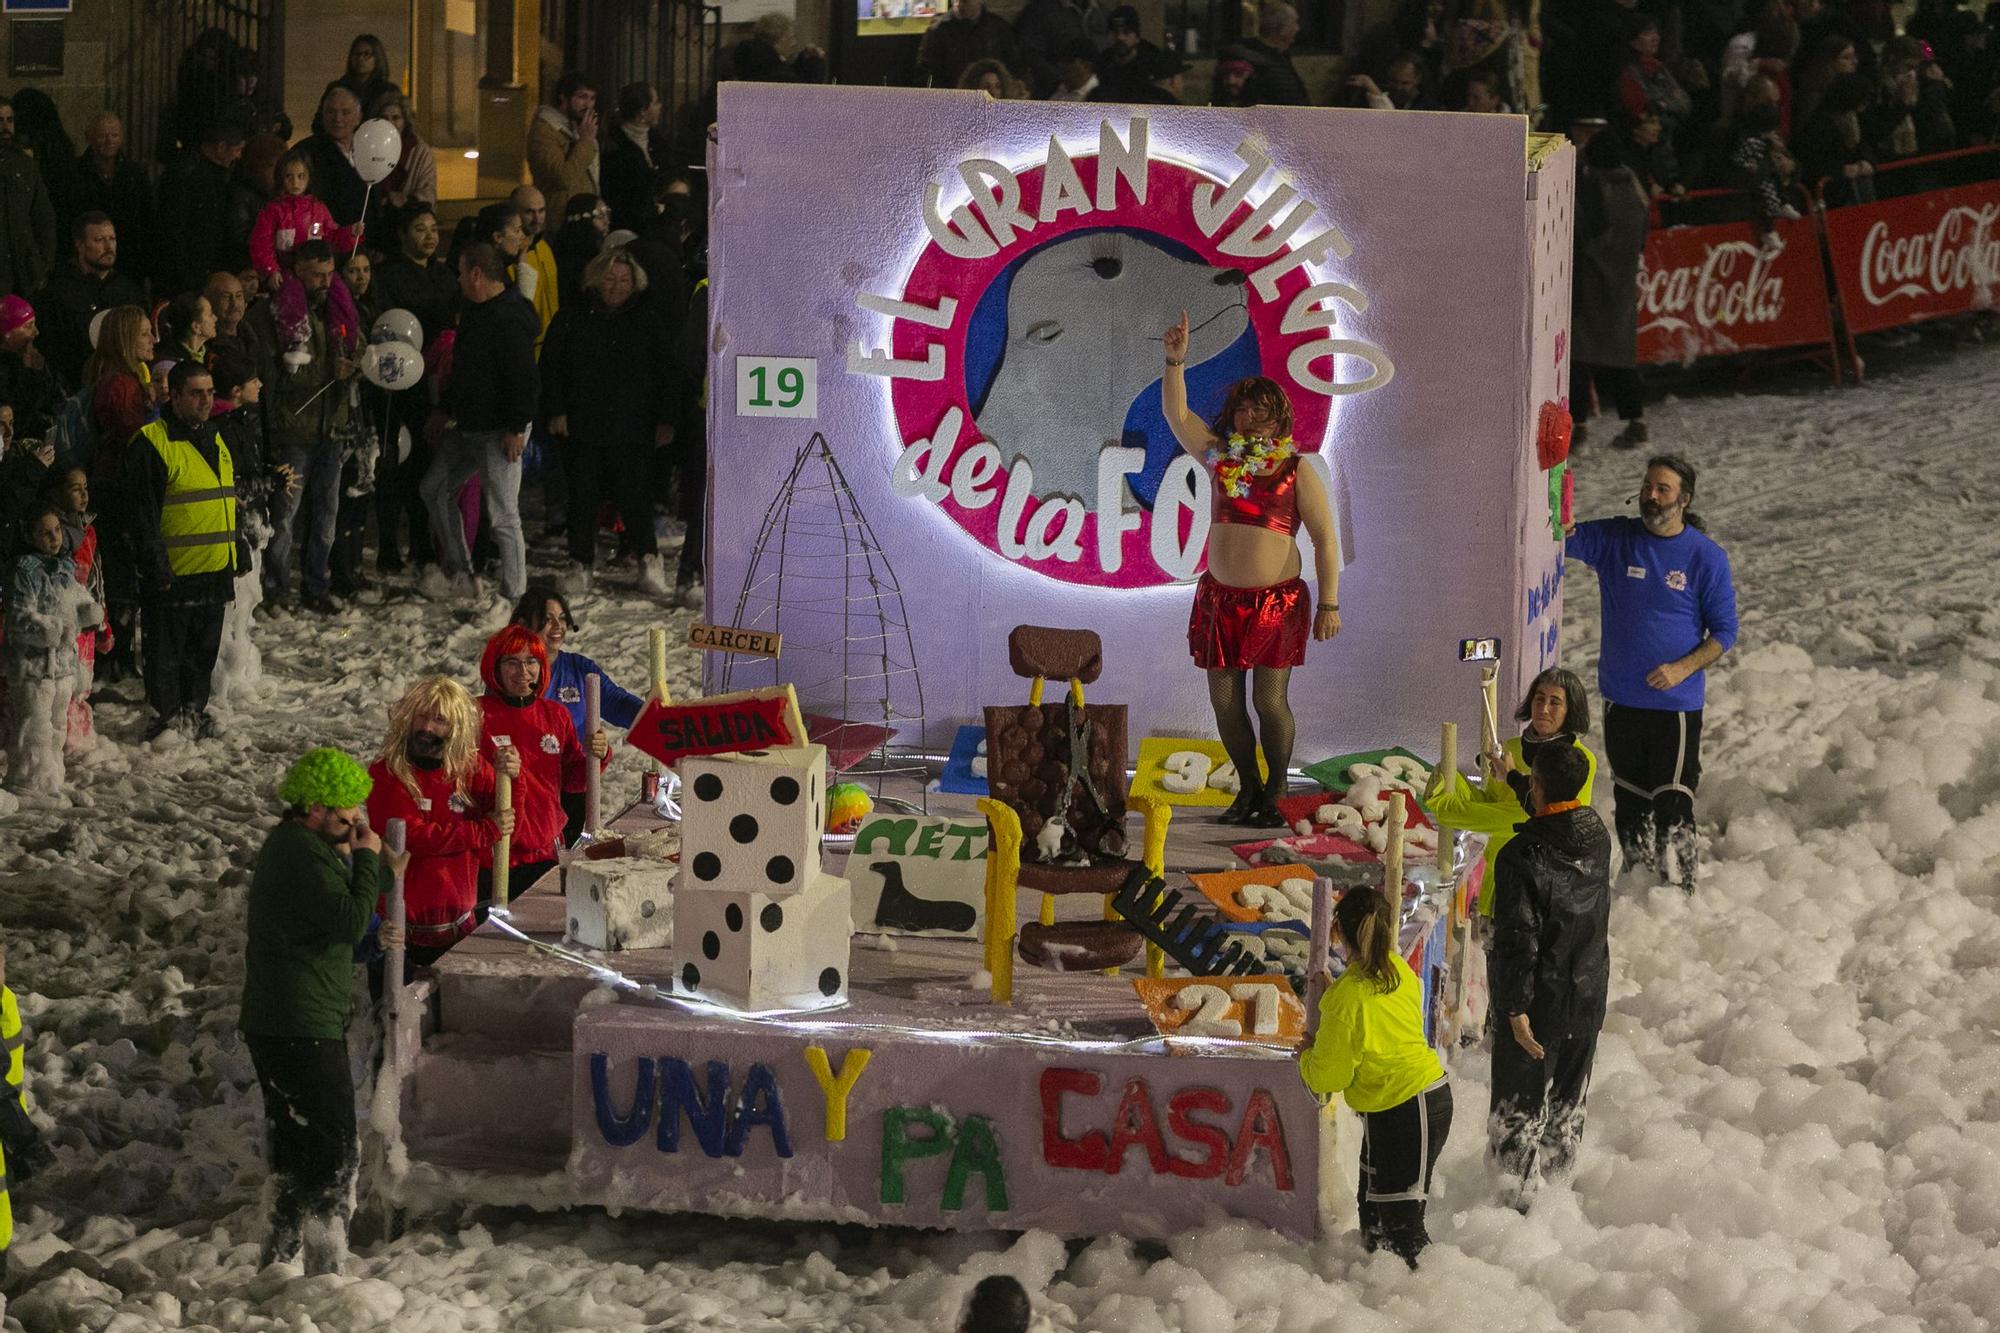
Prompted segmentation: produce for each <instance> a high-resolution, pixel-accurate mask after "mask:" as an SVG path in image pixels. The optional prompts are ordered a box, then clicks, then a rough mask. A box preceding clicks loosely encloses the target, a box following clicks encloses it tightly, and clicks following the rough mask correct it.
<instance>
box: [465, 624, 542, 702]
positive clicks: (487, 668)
mask: <svg viewBox="0 0 2000 1333" xmlns="http://www.w3.org/2000/svg"><path fill="white" fill-rule="evenodd" d="M522 653H528V654H530V655H531V656H533V657H534V659H535V661H537V662H539V663H540V664H541V668H542V674H541V676H540V678H539V679H540V683H541V688H540V689H539V690H538V691H537V693H538V694H547V693H548V692H549V650H548V649H547V648H546V647H544V646H543V644H542V636H541V635H539V634H537V633H535V632H534V631H533V630H531V629H529V628H527V627H526V626H525V625H509V626H507V627H506V628H505V629H503V630H501V631H500V632H499V633H498V634H495V635H494V636H493V637H492V638H490V639H488V640H487V641H486V651H485V652H483V653H481V654H480V656H479V678H480V679H481V680H483V681H485V682H486V688H487V690H488V691H490V692H491V693H493V694H505V693H506V691H505V690H503V689H501V688H500V678H499V662H500V659H501V658H503V657H519V656H520V655H521V654H522Z"/></svg>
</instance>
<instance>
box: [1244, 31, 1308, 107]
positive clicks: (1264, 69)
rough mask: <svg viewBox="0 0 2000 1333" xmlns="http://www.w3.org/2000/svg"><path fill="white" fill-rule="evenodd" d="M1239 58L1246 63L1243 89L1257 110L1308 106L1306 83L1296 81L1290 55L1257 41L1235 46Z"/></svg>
mask: <svg viewBox="0 0 2000 1333" xmlns="http://www.w3.org/2000/svg"><path fill="white" fill-rule="evenodd" d="M1238 45H1239V46H1241V47H1242V50H1243V58H1244V59H1245V60H1248V61H1249V62H1250V83H1249V86H1248V87H1246V88H1245V89H1244V92H1245V93H1247V94H1248V95H1249V96H1250V97H1251V98H1252V100H1253V101H1254V102H1255V104H1256V105H1258V106H1311V105H1312V97H1311V96H1310V95H1309V94H1308V93H1307V92H1306V81H1305V80H1304V79H1302V78H1300V77H1299V71H1298V66H1296V65H1294V64H1293V63H1292V57H1291V53H1290V52H1288V51H1280V50H1279V49H1278V48H1277V47H1275V46H1272V45H1271V44H1270V43H1268V42H1266V41H1265V40H1264V39H1263V38H1261V37H1249V38H1245V39H1244V40H1243V41H1242V42H1240V43H1238Z"/></svg>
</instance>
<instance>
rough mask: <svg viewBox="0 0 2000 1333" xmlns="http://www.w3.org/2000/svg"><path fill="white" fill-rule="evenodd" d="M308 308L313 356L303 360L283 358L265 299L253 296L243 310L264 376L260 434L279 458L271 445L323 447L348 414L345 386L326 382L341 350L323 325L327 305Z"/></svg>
mask: <svg viewBox="0 0 2000 1333" xmlns="http://www.w3.org/2000/svg"><path fill="white" fill-rule="evenodd" d="M308 309H309V310H310V326H311V329H312V334H311V337H310V339H309V341H308V342H307V345H306V346H307V351H308V352H310V354H311V357H312V359H311V360H310V361H309V362H307V363H306V364H305V365H303V366H288V365H286V364H285V362H284V351H285V340H284V339H283V338H281V337H279V336H278V328H277V318H276V316H275V315H273V314H272V312H271V303H270V302H269V301H268V300H265V301H258V302H257V303H256V304H254V305H252V306H251V307H250V310H249V313H247V314H245V315H244V316H243V322H244V323H245V324H247V325H248V326H249V327H250V329H251V336H252V339H253V340H254V342H255V345H256V347H257V349H258V352H259V354H260V357H261V362H260V364H259V365H258V367H257V373H258V378H260V379H262V380H263V381H264V398H263V407H264V439H265V441H266V442H267V443H268V444H269V446H270V448H271V449H272V450H273V451H274V459H273V461H282V455H277V454H276V453H275V451H281V450H287V449H318V448H322V447H324V446H325V445H327V444H329V443H331V442H332V441H333V440H335V439H336V438H338V437H339V436H340V435H341V433H342V432H343V431H344V430H345V429H346V427H347V423H348V421H349V420H350V419H351V418H352V416H353V399H352V395H351V394H349V393H348V391H347V389H346V388H345V387H344V386H342V385H338V384H335V385H333V387H331V388H328V387H327V386H328V385H329V384H330V383H331V382H332V381H333V380H335V379H337V378H338V377H339V373H340V368H339V357H340V352H339V348H338V347H337V346H336V344H335V340H334V337H333V335H332V333H331V331H330V330H329V329H328V327H327V310H326V307H325V306H314V307H308Z"/></svg>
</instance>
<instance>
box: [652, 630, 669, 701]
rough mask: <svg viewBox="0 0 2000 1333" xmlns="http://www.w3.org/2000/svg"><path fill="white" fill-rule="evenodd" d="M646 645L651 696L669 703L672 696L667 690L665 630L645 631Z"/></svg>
mask: <svg viewBox="0 0 2000 1333" xmlns="http://www.w3.org/2000/svg"><path fill="white" fill-rule="evenodd" d="M646 646H647V649H648V654H647V655H648V658H649V659H650V667H651V670H650V672H649V674H650V676H651V677H652V682H653V697H654V698H655V699H657V700H659V701H660V702H661V703H662V704H670V703H672V702H673V701H674V696H673V695H672V694H670V693H668V692H667V632H666V631H665V630H663V629H653V630H648V631H646Z"/></svg>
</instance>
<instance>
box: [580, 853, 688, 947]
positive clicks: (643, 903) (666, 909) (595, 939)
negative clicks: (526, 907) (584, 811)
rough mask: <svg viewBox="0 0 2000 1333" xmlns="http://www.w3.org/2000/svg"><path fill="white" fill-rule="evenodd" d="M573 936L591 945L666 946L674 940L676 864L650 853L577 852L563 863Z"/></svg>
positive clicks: (587, 945)
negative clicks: (595, 855) (593, 855)
mask: <svg viewBox="0 0 2000 1333" xmlns="http://www.w3.org/2000/svg"><path fill="white" fill-rule="evenodd" d="M562 881H563V899H564V906H565V909H566V911H565V915H566V916H567V917H568V922H569V937H570V938H571V939H572V940H575V941H576V942H577V943H578V944H581V945H584V946H585V947H587V948H591V949H664V948H666V947H667V946H668V945H670V944H672V943H673V942H674V910H673V908H674V867H673V865H672V863H671V862H667V861H660V860H655V859H654V858H652V857H647V856H620V857H608V858H606V859H604V860H600V861H593V860H591V859H589V858H588V857H581V856H579V857H577V858H576V859H575V860H572V861H569V862H566V863H565V864H564V865H563V872H562Z"/></svg>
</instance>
